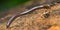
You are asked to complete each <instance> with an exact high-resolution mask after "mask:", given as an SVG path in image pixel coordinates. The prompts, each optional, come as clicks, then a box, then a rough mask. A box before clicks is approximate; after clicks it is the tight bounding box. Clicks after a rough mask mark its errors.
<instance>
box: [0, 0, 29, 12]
mask: <svg viewBox="0 0 60 30" xmlns="http://www.w3.org/2000/svg"><path fill="white" fill-rule="evenodd" d="M27 1H30V0H0V12H3V11H6V10H5V9H9V8H12V7H16V6H18V5H21V4H24V3H25V2H27Z"/></svg>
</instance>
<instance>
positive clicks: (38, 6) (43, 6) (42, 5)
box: [6, 0, 60, 28]
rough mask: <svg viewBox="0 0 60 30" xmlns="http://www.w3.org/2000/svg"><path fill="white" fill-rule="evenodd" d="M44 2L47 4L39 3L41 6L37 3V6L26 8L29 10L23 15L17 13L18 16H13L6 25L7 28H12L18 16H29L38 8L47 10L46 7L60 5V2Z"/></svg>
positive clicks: (47, 0) (57, 0) (56, 0)
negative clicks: (11, 25)
mask: <svg viewBox="0 0 60 30" xmlns="http://www.w3.org/2000/svg"><path fill="white" fill-rule="evenodd" d="M44 1H45V2H42V3H39V4H38V3H37V4H35V5H31V6H29V7H27V8H26V9H27V10H26V11H24V12H22V13H17V14H15V15H13V16H12V17H11V18H10V19H9V20H8V22H7V24H6V27H7V28H8V27H9V26H10V24H11V23H12V21H13V20H14V19H15V18H17V17H18V16H22V15H25V14H27V13H29V12H31V11H33V10H35V9H37V8H46V7H50V6H53V5H55V4H57V3H60V0H44ZM44 4H47V5H44Z"/></svg>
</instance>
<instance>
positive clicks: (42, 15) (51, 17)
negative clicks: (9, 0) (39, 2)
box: [0, 4, 60, 30]
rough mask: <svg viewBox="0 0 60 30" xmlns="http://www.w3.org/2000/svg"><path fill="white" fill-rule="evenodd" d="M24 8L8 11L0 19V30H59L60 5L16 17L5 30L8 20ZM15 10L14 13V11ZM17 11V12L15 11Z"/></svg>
mask: <svg viewBox="0 0 60 30" xmlns="http://www.w3.org/2000/svg"><path fill="white" fill-rule="evenodd" d="M24 9H25V8H23V9H22V7H18V8H16V9H10V10H11V11H9V12H8V13H7V15H6V16H5V17H4V18H1V22H0V30H60V29H59V28H60V4H56V5H54V6H51V7H49V8H47V9H46V8H42V9H36V10H35V11H33V12H31V13H28V14H25V15H23V16H19V17H17V18H16V19H15V20H14V21H13V22H12V24H11V25H10V27H9V28H6V23H7V21H8V19H9V18H10V17H11V16H12V15H14V14H15V13H17V12H20V10H21V11H24ZM14 10H15V11H14ZM16 10H17V11H16Z"/></svg>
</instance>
